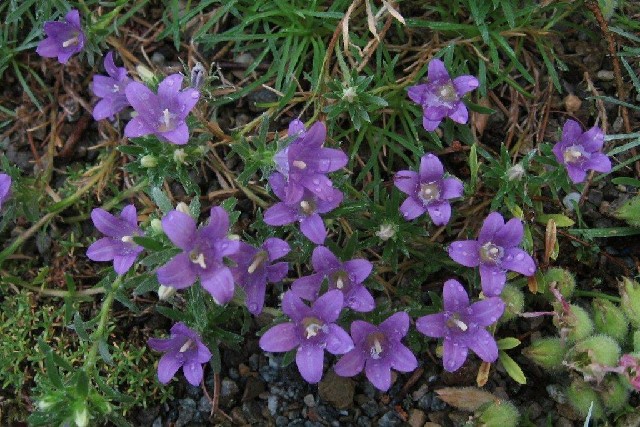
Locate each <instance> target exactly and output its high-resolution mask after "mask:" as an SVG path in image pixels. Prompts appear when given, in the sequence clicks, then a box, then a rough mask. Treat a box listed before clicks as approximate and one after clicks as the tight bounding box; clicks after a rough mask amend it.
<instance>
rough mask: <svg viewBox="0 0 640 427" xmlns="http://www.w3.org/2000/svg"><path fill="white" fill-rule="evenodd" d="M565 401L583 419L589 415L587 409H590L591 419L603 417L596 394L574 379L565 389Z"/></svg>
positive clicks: (580, 381) (583, 383)
mask: <svg viewBox="0 0 640 427" xmlns="http://www.w3.org/2000/svg"><path fill="white" fill-rule="evenodd" d="M567 400H568V401H569V403H570V404H571V406H572V407H573V409H575V410H576V412H578V413H579V414H580V415H581V416H582V417H583V418H586V416H587V414H589V408H592V409H591V418H594V419H600V418H602V416H603V415H604V410H603V409H602V402H601V401H600V397H598V392H597V391H595V390H594V388H593V387H592V386H591V384H588V383H586V382H584V381H583V380H580V379H576V380H574V381H573V382H572V383H571V385H570V386H569V388H568V389H567ZM592 404H593V407H592V406H591V405H592Z"/></svg>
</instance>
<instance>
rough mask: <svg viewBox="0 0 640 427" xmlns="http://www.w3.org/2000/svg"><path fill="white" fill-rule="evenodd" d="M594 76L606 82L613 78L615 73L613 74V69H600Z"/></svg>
mask: <svg viewBox="0 0 640 427" xmlns="http://www.w3.org/2000/svg"><path fill="white" fill-rule="evenodd" d="M596 77H597V78H598V79H599V80H603V81H607V82H608V81H611V80H613V79H614V77H615V75H614V74H613V71H611V70H600V71H598V73H597V74H596Z"/></svg>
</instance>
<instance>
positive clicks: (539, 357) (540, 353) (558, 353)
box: [522, 337, 566, 370]
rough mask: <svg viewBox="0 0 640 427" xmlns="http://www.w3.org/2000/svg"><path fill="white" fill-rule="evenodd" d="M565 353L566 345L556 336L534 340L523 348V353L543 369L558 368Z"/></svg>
mask: <svg viewBox="0 0 640 427" xmlns="http://www.w3.org/2000/svg"><path fill="white" fill-rule="evenodd" d="M565 353H566V347H565V345H564V344H563V342H562V340H561V339H560V338H558V337H548V338H541V339H538V340H535V341H533V342H532V343H531V345H530V346H529V347H527V348H525V349H524V350H522V354H524V355H525V356H526V357H528V358H529V359H531V360H533V361H534V362H535V363H536V364H538V365H540V366H542V367H543V368H545V369H550V370H553V369H560V368H561V367H562V361H563V359H564V355H565Z"/></svg>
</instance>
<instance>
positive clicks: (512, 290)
mask: <svg viewBox="0 0 640 427" xmlns="http://www.w3.org/2000/svg"><path fill="white" fill-rule="evenodd" d="M500 298H502V301H504V303H505V309H504V314H503V315H502V317H501V318H500V322H503V323H504V322H508V321H510V320H513V319H514V318H515V317H517V316H518V315H519V314H520V313H522V310H523V309H524V294H523V293H522V291H521V290H520V289H519V288H516V287H515V286H513V285H510V284H507V286H505V287H504V289H503V290H502V293H501V294H500Z"/></svg>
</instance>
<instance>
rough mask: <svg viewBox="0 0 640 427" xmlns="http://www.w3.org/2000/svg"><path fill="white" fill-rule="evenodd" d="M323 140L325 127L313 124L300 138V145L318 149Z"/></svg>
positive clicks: (320, 123)
mask: <svg viewBox="0 0 640 427" xmlns="http://www.w3.org/2000/svg"><path fill="white" fill-rule="evenodd" d="M325 139H327V127H326V126H325V124H324V123H323V122H315V123H314V124H313V125H311V127H310V128H309V130H308V131H307V133H305V134H304V136H303V137H302V140H303V142H302V144H303V145H309V146H311V147H318V148H319V147H320V146H321V145H322V143H323V142H324V141H325Z"/></svg>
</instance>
